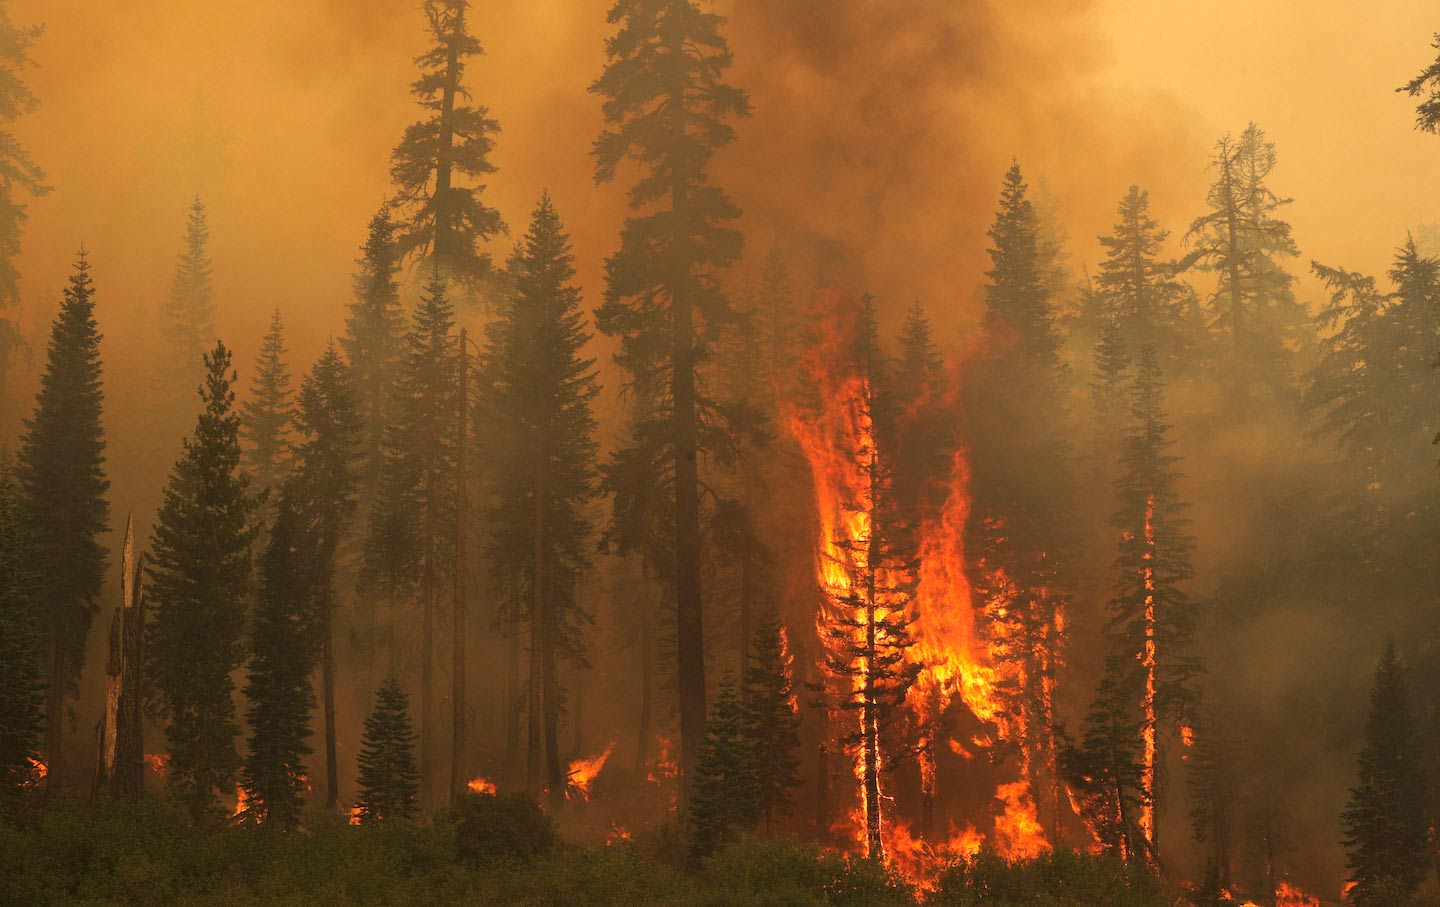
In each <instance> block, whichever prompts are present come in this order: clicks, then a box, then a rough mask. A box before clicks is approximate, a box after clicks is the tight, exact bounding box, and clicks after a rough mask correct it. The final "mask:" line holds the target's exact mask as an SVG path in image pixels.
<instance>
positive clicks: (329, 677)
mask: <svg viewBox="0 0 1440 907" xmlns="http://www.w3.org/2000/svg"><path fill="white" fill-rule="evenodd" d="M363 427H364V422H363V420H362V418H361V415H360V410H359V408H358V406H357V405H356V401H355V391H354V388H353V387H352V386H351V384H350V373H349V369H347V368H346V366H345V362H344V360H343V359H341V358H340V352H339V350H337V349H336V347H335V344H334V343H331V344H330V345H329V346H328V347H327V348H326V349H325V353H324V354H323V355H322V356H321V357H320V359H319V360H318V361H317V362H316V363H315V366H314V368H312V369H311V370H310V373H309V374H308V375H306V376H305V380H304V382H303V383H302V384H301V386H300V399H299V406H298V407H297V410H296V414H295V430H296V433H297V434H298V436H299V439H298V443H297V444H296V446H295V475H294V480H293V488H292V494H293V495H294V498H295V504H296V507H297V508H298V509H299V510H300V512H301V513H302V514H304V520H305V525H306V528H307V530H308V532H309V536H310V540H311V544H312V545H313V549H314V550H313V551H312V556H313V558H314V564H313V570H314V574H313V580H314V595H315V608H316V615H315V618H316V632H317V633H318V637H319V640H320V669H321V688H322V691H323V697H322V698H323V704H324V709H325V769H326V774H325V805H326V806H328V807H330V808H332V809H333V808H335V807H336V806H338V805H339V799H340V794H339V787H338V784H339V777H338V776H339V771H338V768H337V764H336V755H335V607H336V602H335V558H336V553H337V552H338V550H339V548H340V542H341V539H342V538H343V537H344V535H345V533H346V531H347V529H348V528H349V525H350V520H351V518H352V517H353V516H354V515H355V506H356V502H355V492H356V488H357V487H358V485H359V478H360V477H359V469H358V457H359V452H360V444H361V440H362V434H361V433H362V430H363Z"/></svg>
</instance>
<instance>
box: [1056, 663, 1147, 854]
mask: <svg viewBox="0 0 1440 907" xmlns="http://www.w3.org/2000/svg"><path fill="white" fill-rule="evenodd" d="M1129 675H1130V671H1129V669H1128V668H1127V667H1126V666H1125V665H1124V664H1123V663H1122V660H1121V659H1120V658H1119V657H1116V656H1111V657H1110V658H1108V659H1106V663H1105V673H1104V674H1103V675H1102V676H1101V679H1100V686H1099V688H1098V689H1097V691H1096V693H1095V699H1094V701H1093V702H1092V703H1091V705H1090V711H1089V713H1088V714H1087V715H1086V716H1085V735H1084V737H1083V739H1082V740H1081V742H1080V744H1079V745H1078V746H1076V745H1067V746H1066V747H1065V748H1064V750H1063V752H1062V759H1061V764H1062V767H1063V773H1064V775H1065V779H1066V781H1067V783H1068V784H1069V785H1070V787H1071V789H1072V790H1073V791H1074V792H1075V794H1076V797H1077V801H1078V803H1079V805H1080V813H1081V818H1083V819H1084V820H1085V823H1086V825H1087V826H1089V829H1090V832H1091V834H1093V835H1094V836H1095V839H1096V840H1097V841H1098V842H1099V843H1100V844H1101V846H1103V847H1105V848H1106V849H1107V850H1109V851H1111V852H1113V853H1115V854H1117V855H1118V856H1119V857H1120V858H1121V859H1123V860H1125V861H1126V862H1130V861H1135V860H1139V861H1141V862H1148V861H1149V860H1150V857H1151V852H1150V850H1149V841H1148V839H1147V837H1146V835H1145V832H1144V831H1143V829H1142V828H1141V825H1140V816H1141V813H1142V812H1144V811H1145V809H1146V808H1147V807H1148V806H1149V804H1150V793H1149V790H1148V788H1147V787H1146V786H1145V783H1144V771H1145V770H1144V767H1143V766H1142V764H1141V761H1140V753H1139V752H1138V751H1137V750H1138V746H1137V743H1138V742H1139V740H1140V736H1141V722H1140V721H1139V720H1137V717H1136V712H1135V708H1134V696H1133V695H1132V690H1131V686H1132V683H1131V679H1130V676H1129Z"/></svg>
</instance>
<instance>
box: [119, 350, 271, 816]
mask: <svg viewBox="0 0 1440 907" xmlns="http://www.w3.org/2000/svg"><path fill="white" fill-rule="evenodd" d="M205 368H206V372H207V374H206V377H205V385H204V387H203V388H202V389H201V394H200V398H201V402H202V404H203V409H202V411H201V413H200V417H199V420H198V421H197V423H196V426H195V433H194V434H193V435H192V436H191V437H189V438H187V439H185V443H184V451H183V452H182V453H181V455H180V459H179V460H178V461H177V462H176V464H175V468H174V469H173V470H172V471H171V473H170V481H169V484H168V485H167V486H166V488H165V497H164V500H163V503H162V504H161V505H160V512H159V515H158V521H157V525H156V527H155V534H154V538H153V540H152V543H151V551H152V552H153V557H152V559H151V561H150V563H149V564H148V565H147V567H146V574H147V575H148V576H149V578H150V587H149V597H150V600H151V602H153V604H154V612H153V613H154V623H153V627H152V630H151V633H150V634H149V638H148V646H147V648H148V656H149V662H150V667H151V676H152V677H153V678H154V681H155V687H156V689H157V690H158V691H159V694H160V710H161V712H162V714H163V716H164V718H165V719H166V724H165V737H166V740H167V741H168V742H169V750H170V775H169V782H170V785H171V788H172V789H173V790H174V791H175V792H176V794H177V795H178V797H179V798H180V799H181V800H182V801H183V802H184V803H185V804H186V806H187V807H188V808H189V811H190V815H191V817H192V818H193V819H194V820H195V821H197V822H200V821H203V820H205V819H206V818H208V817H212V816H213V815H215V812H216V804H215V796H216V794H217V793H220V792H223V793H226V794H229V793H230V792H231V791H232V790H233V784H234V781H235V774H236V771H237V770H238V769H239V768H240V757H239V755H238V753H237V752H236V750H235V737H236V734H237V733H238V732H239V728H238V727H237V726H236V722H235V703H234V699H233V691H234V686H235V684H234V681H233V680H232V675H233V674H234V672H235V671H236V670H237V669H238V668H239V667H240V666H241V665H242V664H243V663H244V647H243V639H242V635H243V632H244V629H245V612H246V607H245V605H246V601H247V597H248V594H249V579H250V544H251V542H252V541H253V539H254V537H255V527H254V526H253V525H252V515H253V513H254V510H255V505H256V502H255V498H254V496H253V495H251V493H250V478H249V476H247V475H246V474H245V473H244V472H242V471H241V470H240V417H239V416H238V415H237V414H236V413H235V412H234V405H235V392H234V390H233V385H234V381H235V374H234V372H233V371H232V370H231V368H230V351H229V350H228V349H226V347H225V345H224V344H223V343H216V345H215V349H214V351H212V352H210V353H207V354H206V356H205Z"/></svg>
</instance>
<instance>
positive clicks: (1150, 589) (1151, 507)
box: [1140, 493, 1156, 848]
mask: <svg viewBox="0 0 1440 907" xmlns="http://www.w3.org/2000/svg"><path fill="white" fill-rule="evenodd" d="M1154 520H1155V495H1154V494H1153V493H1151V494H1150V496H1149V497H1147V498H1146V499H1145V552H1144V553H1143V554H1142V555H1141V556H1140V557H1141V560H1142V561H1143V562H1144V567H1143V568H1142V570H1143V571H1144V583H1145V648H1144V650H1143V652H1142V653H1141V656H1140V663H1141V666H1142V667H1143V668H1144V670H1145V696H1144V698H1143V699H1142V700H1141V703H1140V706H1141V709H1142V710H1143V712H1144V724H1143V725H1142V726H1141V728H1140V736H1141V740H1142V742H1143V744H1144V750H1145V751H1144V754H1143V755H1142V757H1141V778H1140V786H1141V788H1142V789H1143V790H1144V791H1145V794H1146V796H1145V799H1144V801H1143V802H1142V803H1141V804H1140V830H1141V831H1142V832H1143V833H1144V834H1145V840H1146V841H1148V842H1150V844H1151V845H1152V848H1153V845H1154V844H1155V762H1156V746H1155V731H1156V720H1155V696H1156V685H1155V565H1154V560H1155V526H1154Z"/></svg>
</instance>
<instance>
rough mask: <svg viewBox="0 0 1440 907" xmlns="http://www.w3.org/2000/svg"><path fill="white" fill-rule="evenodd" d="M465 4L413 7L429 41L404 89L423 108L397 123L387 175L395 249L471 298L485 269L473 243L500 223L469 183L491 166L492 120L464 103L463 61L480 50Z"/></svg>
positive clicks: (441, 0) (430, 1)
mask: <svg viewBox="0 0 1440 907" xmlns="http://www.w3.org/2000/svg"><path fill="white" fill-rule="evenodd" d="M469 7H470V4H469V2H468V0H425V2H424V4H423V5H422V7H421V9H423V10H424V12H425V20H426V28H427V30H428V32H429V35H430V39H431V41H432V44H431V46H430V48H429V49H428V50H426V51H425V52H424V53H423V54H421V55H420V56H418V57H416V58H415V65H416V66H418V67H419V68H420V77H419V78H418V79H416V80H415V81H414V82H412V83H411V85H410V93H411V94H413V95H414V96H415V98H416V100H417V101H418V103H419V104H420V106H421V108H423V109H424V110H425V111H426V114H425V119H423V120H421V121H419V122H418V123H414V124H412V125H410V126H409V127H407V128H406V129H405V134H404V136H403V137H402V138H401V139H400V144H399V145H397V146H396V147H395V151H394V152H393V153H392V154H391V156H390V177H391V179H392V180H393V181H394V183H395V198H394V201H393V203H392V204H393V207H394V208H395V210H396V211H397V212H398V213H399V214H400V216H401V221H400V223H399V224H398V225H397V226H398V227H399V235H398V237H397V239H396V242H397V244H398V248H399V251H400V253H401V254H402V255H406V256H415V257H416V258H417V260H418V261H419V263H421V264H422V266H423V267H424V269H425V271H426V272H429V271H432V270H436V271H439V273H440V274H441V275H442V276H443V277H444V278H445V279H446V280H449V281H452V282H453V283H454V284H455V285H457V286H459V287H461V288H463V289H464V290H465V292H466V293H467V295H470V296H473V295H474V293H475V292H476V290H477V289H478V287H479V284H480V283H481V282H482V281H484V280H485V279H487V278H489V277H490V271H491V265H490V256H489V255H487V254H486V253H484V252H482V251H480V249H479V247H478V244H479V243H481V242H488V241H489V240H490V238H491V237H492V236H495V235H496V234H500V233H504V232H505V222H504V221H503V220H501V218H500V212H499V211H497V210H495V209H494V208H491V207H490V206H488V205H486V204H485V202H484V200H483V198H482V195H481V194H482V192H483V191H484V189H485V187H484V186H483V185H478V184H474V181H475V180H477V179H480V178H483V177H485V176H486V175H487V174H490V173H494V172H495V167H494V165H492V164H491V163H490V151H491V149H492V148H493V146H494V143H495V133H497V132H499V130H500V125H499V124H498V123H497V122H496V121H495V120H493V119H491V118H490V113H489V111H488V110H486V109H485V108H484V107H483V106H480V105H476V104H471V103H467V102H468V101H469V100H470V92H469V91H468V90H467V89H466V87H465V61H466V60H468V59H470V58H471V57H477V56H479V55H480V54H482V53H483V50H482V49H481V47H480V41H479V40H478V39H476V38H475V36H474V35H472V34H470V31H469V28H468V26H467V25H466V22H465V14H466V12H467V11H468V10H469ZM463 181H469V182H470V183H472V185H462V182H463Z"/></svg>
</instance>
